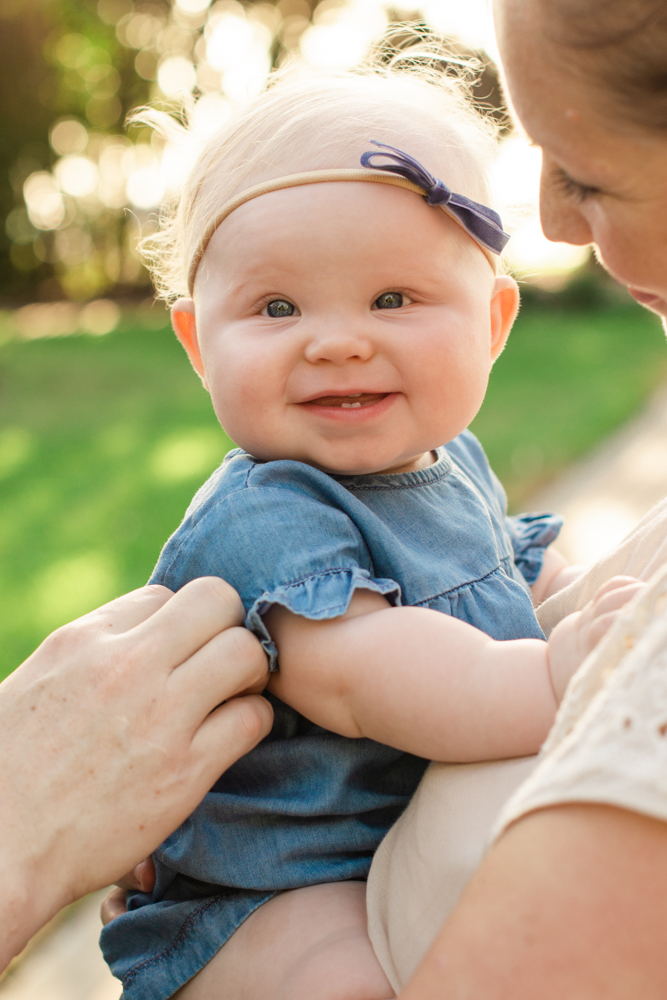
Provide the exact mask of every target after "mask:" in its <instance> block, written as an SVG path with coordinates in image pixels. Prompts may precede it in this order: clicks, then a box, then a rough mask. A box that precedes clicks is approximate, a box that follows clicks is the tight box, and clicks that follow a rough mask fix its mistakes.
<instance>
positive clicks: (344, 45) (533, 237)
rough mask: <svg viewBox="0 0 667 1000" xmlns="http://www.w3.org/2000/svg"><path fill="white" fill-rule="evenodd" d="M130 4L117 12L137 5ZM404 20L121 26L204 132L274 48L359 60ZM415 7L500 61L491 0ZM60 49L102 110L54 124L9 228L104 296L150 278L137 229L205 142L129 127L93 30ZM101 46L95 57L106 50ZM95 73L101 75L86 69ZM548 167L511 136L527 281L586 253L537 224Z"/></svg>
mask: <svg viewBox="0 0 667 1000" xmlns="http://www.w3.org/2000/svg"><path fill="white" fill-rule="evenodd" d="M99 2H100V15H101V16H102V15H103V16H104V19H105V20H106V21H107V23H109V18H112V19H113V18H114V15H113V13H112V11H111V7H109V2H108V0H99ZM127 6H128V5H127V4H125V5H122V4H121V5H120V6H118V8H117V9H118V10H119V11H123V10H125V11H127ZM102 8H103V9H102ZM107 8H108V9H107ZM396 16H397V13H396V8H395V7H394V6H393V5H391V4H390V3H389V2H388V0H320V2H319V3H318V4H316V6H315V7H314V9H312V10H311V7H310V6H309V5H308V3H307V2H306V0H279V2H278V3H277V5H276V6H274V5H272V4H269V3H265V2H256V3H252V4H247V5H242V4H241V3H238V2H236V0H215V2H213V3H212V4H211V3H210V0H174V2H173V6H172V7H171V8H168V9H166V8H159V7H157V6H152V7H150V8H148V7H141V8H140V9H134V8H133V9H131V10H130V11H129V12H126V13H123V14H122V16H119V17H118V20H117V23H116V21H113V23H116V32H117V36H118V39H119V41H120V43H121V44H122V45H123V46H125V47H126V48H127V49H130V50H136V53H137V54H136V56H135V68H136V71H137V73H138V74H139V76H140V77H141V78H142V79H144V80H148V81H150V86H151V88H152V93H151V99H152V100H153V101H155V102H157V103H158V104H160V103H161V102H162V103H163V104H164V103H165V102H167V105H169V102H172V106H173V102H175V103H176V104H178V103H184V104H185V105H186V106H187V107H188V109H189V111H188V113H189V117H190V120H191V122H192V123H193V125H194V128H195V131H196V132H197V133H198V135H199V136H200V138H201V139H202V140H203V139H204V138H205V137H206V136H208V135H209V134H211V132H212V131H213V130H215V129H217V128H218V127H219V126H220V125H221V123H223V122H224V121H225V120H226V119H227V118H228V117H229V115H230V114H231V113H232V111H233V109H234V108H235V107H238V106H239V105H242V104H243V103H244V102H246V101H248V100H249V99H251V98H253V97H255V96H256V95H257V94H259V93H260V92H261V91H262V89H263V88H264V86H265V85H266V81H267V78H268V76H269V73H270V71H271V66H272V64H274V63H275V60H276V52H278V58H277V62H278V65H282V64H284V63H299V62H301V63H302V64H303V65H304V66H306V67H308V68H310V69H314V70H324V71H341V70H347V69H351V68H353V67H354V66H356V65H358V64H359V63H360V61H362V60H363V59H364V57H365V56H366V54H367V53H368V51H369V50H370V49H371V47H372V46H373V45H374V44H377V43H378V42H379V41H380V40H381V39H382V38H383V36H385V34H386V31H387V27H388V25H389V24H390V22H391V19H392V18H394V19H395V18H396ZM399 16H400V14H399ZM409 16H410V18H412V19H414V18H415V17H421V18H422V19H423V21H422V23H423V22H426V24H427V25H428V26H429V27H430V28H431V29H433V30H434V31H435V32H437V33H438V34H439V35H441V36H444V37H445V38H447V39H449V40H450V41H451V42H452V44H453V45H454V47H455V50H456V47H457V46H458V47H460V50H461V54H462V57H463V58H466V53H475V54H477V56H479V57H480V58H481V60H482V62H485V61H486V62H487V63H493V62H494V60H497V52H496V49H495V40H494V34H493V23H492V19H491V14H490V8H489V2H488V0H466V2H465V3H462V2H461V0H423V2H422V3H421V5H419V6H418V7H417V8H416V10H412V9H411V13H410V15H409ZM392 23H394V24H395V23H396V22H395V21H393V22H392ZM56 51H57V56H58V59H59V60H60V61H61V63H62V64H63V65H64V66H66V67H68V68H69V70H70V71H71V72H72V73H74V72H77V73H80V74H83V76H84V78H85V80H87V81H88V83H87V84H86V85H87V86H88V85H90V87H92V88H93V90H92V91H91V92H92V94H93V96H92V97H91V101H93V103H94V105H95V106H94V107H92V105H91V109H90V113H88V110H87V121H83V120H80V119H78V118H76V117H75V116H73V115H68V116H65V117H63V118H60V119H59V120H57V121H56V122H55V123H54V124H53V125H52V127H51V130H50V137H49V138H50V145H51V148H52V150H53V152H54V153H55V154H56V156H57V159H56V162H55V164H54V166H53V168H52V170H51V171H48V170H36V171H34V172H33V173H31V174H30V176H28V177H27V179H26V181H25V183H24V185H23V198H24V203H25V208H23V207H21V208H19V209H14V210H13V211H12V213H11V214H10V216H9V218H8V221H7V232H8V235H9V236H10V239H11V240H12V241H13V242H14V243H15V244H16V245H17V247H18V248H21V247H23V246H25V245H26V244H29V245H30V246H32V248H33V253H34V256H35V258H37V259H38V260H48V261H51V262H54V263H56V266H57V268H59V270H60V272H61V275H60V281H61V284H62V285H63V288H64V289H65V291H66V293H67V294H68V295H70V296H71V297H74V298H79V299H84V300H85V299H86V298H96V297H100V296H101V295H103V294H104V293H105V292H106V290H107V289H109V288H111V287H112V286H113V285H114V283H117V282H121V283H122V282H125V283H130V284H131V283H132V282H134V281H140V282H141V281H143V282H145V280H146V276H145V272H143V269H142V266H141V262H140V259H139V255H138V252H137V249H136V244H137V238H138V236H139V235H141V233H142V232H144V233H145V232H146V231H147V228H150V226H152V225H153V222H152V221H151V219H152V218H153V219H154V215H155V212H156V211H157V210H159V207H160V205H161V204H162V203H163V201H164V199H165V198H166V197H168V196H169V195H170V194H171V193H172V192H173V191H175V190H177V189H178V187H179V186H180V185H181V184H182V182H183V179H184V177H185V175H186V173H187V171H188V169H189V167H190V164H191V162H192V157H193V156H194V155H196V152H197V146H196V144H190V146H189V147H188V148H187V149H183V148H181V147H179V146H174V145H172V144H170V143H169V142H165V141H164V140H163V139H161V138H159V137H157V136H153V137H151V136H150V134H149V133H148V132H147V130H146V129H139V130H137V129H135V130H134V131H133V132H130V133H129V134H128V136H126V135H122V134H118V131H117V130H118V128H119V125H120V123H119V122H118V121H117V119H118V115H119V114H120V111H119V110H118V108H116V105H115V104H114V103H113V102H114V101H116V103H117V99H116V97H115V93H116V90H117V88H118V79H117V77H118V73H117V72H116V71H115V70H114V68H113V66H110V65H108V63H105V62H104V60H103V59H102V60H101V61H100V62H97V63H95V65H93V66H92V67H91V59H92V55H91V51H90V42H89V41H88V39H86V38H84V36H82V35H78V34H69V35H65V36H64V37H63V38H61V39H60V41H59V42H58V46H57V50H56ZM94 54H95V59H97V50H95V53H94ZM93 70H94V71H95V79H94V80H92V78H90V79H89V77H90V74H91V73H92V72H93ZM114 74H115V75H114ZM91 80H92V82H91ZM483 96H484V95H482V97H483ZM89 103H90V102H89ZM114 115H115V116H116V117H114ZM114 123H115V124H114ZM109 128H112V132H111V134H109V132H108V131H107V130H108V129H109ZM114 130H115V131H114ZM539 172H540V153H539V150H537V149H534V148H532V147H531V146H530V145H529V144H528V143H527V142H526V141H525V139H523V138H522V137H521V136H520V135H519V134H514V135H509V136H508V137H506V138H505V139H504V140H503V143H502V148H501V152H500V155H499V158H498V162H497V164H496V168H495V172H494V187H495V190H496V203H497V206H498V208H499V209H500V211H501V214H502V216H503V220H504V223H505V228H506V229H507V230H508V232H509V233H510V234H511V236H512V239H511V241H510V244H509V247H508V251H507V260H508V262H509V265H510V267H511V269H512V270H513V271H514V272H515V273H517V274H518V275H519V277H521V278H523V279H524V280H527V281H533V282H536V283H542V284H544V285H545V287H551V288H556V287H558V285H559V284H564V283H565V282H566V281H567V279H568V276H569V275H570V274H571V273H572V272H573V271H574V270H576V269H577V268H578V267H580V266H581V265H582V263H584V262H585V260H586V259H587V256H588V253H589V251H588V249H587V248H581V247H570V246H567V245H565V244H557V243H551V242H549V241H548V240H547V239H545V237H544V235H543V234H542V232H541V229H540V225H539V220H538V188H539ZM444 180H446V178H444ZM128 208H129V209H131V213H130V214H128V213H127V211H126V210H127V209H128ZM22 213H23V214H22ZM114 233H115V236H114V235H113V234H114ZM114 240H115V242H114Z"/></svg>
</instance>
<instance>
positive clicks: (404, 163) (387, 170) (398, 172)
mask: <svg viewBox="0 0 667 1000" xmlns="http://www.w3.org/2000/svg"><path fill="white" fill-rule="evenodd" d="M370 141H371V142H372V143H373V145H374V146H378V147H381V148H380V149H379V150H370V151H369V152H367V153H364V154H363V155H362V157H361V165H362V167H363V168H364V169H362V170H360V169H359V168H352V169H347V168H331V169H329V170H309V171H307V172H306V173H302V174H289V175H288V176H286V177H276V178H274V179H273V180H270V181H264V183H262V184H255V185H254V186H253V187H249V188H246V189H245V191H241V193H240V194H237V195H236V196H235V197H234V198H230V200H229V201H227V202H225V204H224V205H223V206H222V208H221V209H220V211H219V212H218V213H217V215H216V216H215V218H214V219H213V220H212V221H211V222H210V223H209V224H208V226H207V227H206V229H205V230H204V234H203V236H202V238H201V240H200V241H199V243H198V244H197V247H196V249H195V252H194V254H193V255H192V261H191V263H190V268H189V270H188V288H189V291H190V294H191V295H192V290H193V288H194V283H195V276H196V274H197V268H198V267H199V265H200V263H201V259H202V257H203V256H204V254H205V252H206V247H207V246H208V244H209V242H210V240H211V237H212V236H213V233H214V232H215V231H216V229H217V228H218V226H219V225H220V224H221V223H222V222H224V220H225V219H226V218H227V216H228V215H231V214H232V212H234V211H236V209H237V208H240V207H241V205H245V203H246V202H247V201H252V200H253V198H259V197H260V196H261V195H263V194H269V193H270V192H271V191H282V190H284V189H285V188H291V187H302V186H303V185H305V184H328V183H330V182H332V181H366V182H368V181H371V182H373V183H374V184H391V185H392V186H393V187H400V188H404V189H405V190H406V191H414V192H415V194H420V195H422V197H423V198H424V200H425V201H426V204H427V205H432V206H433V207H434V208H442V210H443V211H444V212H446V213H447V215H449V216H450V218H452V219H453V220H454V222H456V223H458V225H459V226H461V228H462V229H464V230H465V231H466V233H468V235H469V236H471V237H472V239H473V240H474V241H475V243H477V245H478V246H479V247H480V249H481V250H482V251H483V253H484V255H485V256H486V258H487V260H488V261H489V263H490V264H491V266H492V267H493V269H494V271H495V260H494V256H492V255H495V256H497V255H498V254H501V253H502V252H503V250H504V249H505V246H506V245H507V241H508V240H509V236H508V234H507V233H506V232H505V231H504V230H503V224H502V221H501V218H500V216H499V215H498V213H497V212H494V210H493V209H492V208H489V207H488V206H487V205H482V204H481V203H480V202H478V201H473V200H472V199H471V198H466V196H465V195H463V194H456V193H455V192H454V191H451V190H450V188H448V187H447V185H446V184H444V183H443V181H441V180H439V179H438V178H437V177H434V176H433V175H432V174H430V173H429V172H428V170H426V168H425V167H423V166H422V165H421V163H420V162H419V161H418V160H415V159H414V157H412V156H409V155H408V154H407V153H404V152H403V151H402V150H400V149H396V148H395V147H394V146H388V145H386V143H384V142H376V141H375V139H371V140H370ZM385 149H388V150H391V152H389V153H385V152H382V150H385ZM374 156H384V157H385V158H386V159H388V160H391V161H393V162H392V163H385V164H381V165H379V166H373V162H372V160H373V157H374Z"/></svg>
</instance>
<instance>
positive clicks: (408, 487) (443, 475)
mask: <svg viewBox="0 0 667 1000" xmlns="http://www.w3.org/2000/svg"><path fill="white" fill-rule="evenodd" d="M451 472H452V469H447V470H446V471H445V472H441V473H439V474H438V475H437V476H434V477H433V478H432V479H429V480H428V481H427V482H425V483H400V484H398V485H392V484H391V483H387V485H386V486H380V485H378V486H361V485H360V486H355V485H354V484H352V485H351V486H347V485H345V483H341V486H345V489H346V490H349V492H350V493H354V492H355V491H358V492H361V491H362V490H377V491H380V490H384V491H389V490H390V491H398V490H417V489H421V488H422V487H424V486H433V484H434V483H439V482H440V480H441V479H446V478H447V476H449V475H450V474H451Z"/></svg>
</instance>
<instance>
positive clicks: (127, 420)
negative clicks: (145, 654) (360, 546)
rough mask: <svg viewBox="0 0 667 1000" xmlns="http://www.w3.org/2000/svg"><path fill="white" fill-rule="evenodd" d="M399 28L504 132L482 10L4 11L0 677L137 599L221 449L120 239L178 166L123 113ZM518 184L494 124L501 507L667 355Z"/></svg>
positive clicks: (237, 95) (354, 53) (485, 412)
mask: <svg viewBox="0 0 667 1000" xmlns="http://www.w3.org/2000/svg"><path fill="white" fill-rule="evenodd" d="M398 22H401V23H405V22H408V23H409V24H410V25H411V27H412V29H413V30H416V31H417V32H418V33H421V34H422V35H427V34H429V33H432V32H437V33H438V34H439V35H441V36H445V37H446V38H448V39H449V41H450V44H451V46H452V51H453V52H454V54H455V55H457V54H458V55H460V56H463V57H468V56H470V55H474V56H475V57H476V58H477V59H478V62H479V69H480V72H479V79H478V83H477V85H476V88H475V94H476V98H477V99H478V100H479V102H480V103H482V104H483V105H484V106H485V107H486V108H487V109H490V110H491V112H492V113H493V114H495V115H496V116H497V117H498V119H499V120H502V118H503V110H502V101H501V96H500V92H499V87H498V80H497V73H496V70H495V68H494V55H495V53H494V45H493V36H492V30H491V25H490V20H489V16H488V10H487V5H486V0H465V3H464V2H462V0H425V2H424V3H422V4H416V5H415V7H414V8H413V7H412V6H410V7H408V8H403V7H401V6H399V5H396V4H391V3H386V2H384V0H320V2H319V3H318V2H317V0H278V2H277V3H270V2H254V0H247V2H243V3H239V2H236V0H215V2H213V3H210V2H209V0H174V2H173V3H170V2H167V0H149V2H142V0H2V4H0V86H1V88H2V93H3V94H4V95H5V100H4V101H3V102H2V103H1V104H0V129H1V134H2V136H3V140H4V141H3V143H2V144H0V213H1V214H2V218H3V220H4V225H3V227H2V231H1V233H0V307H1V310H2V311H0V608H1V609H2V610H1V611H0V675H4V674H6V673H8V672H9V671H11V670H12V669H13V668H14V667H15V666H16V665H17V664H18V663H19V662H20V661H21V660H22V659H23V658H24V657H25V656H27V655H28V654H29V652H30V651H31V650H32V649H33V648H34V647H35V646H36V645H37V644H38V643H39V642H40V641H41V639H42V638H43V637H44V636H45V635H46V634H47V633H48V632H49V631H51V630H52V629H53V628H55V627H56V626H58V625H59V624H61V623H63V622H64V621H67V620H69V619H70V618H72V617H74V616H76V615H78V614H81V613H84V612H85V611H87V610H89V609H90V608H92V607H94V606H96V605H97V604H99V603H101V602H102V601H105V600H108V599H110V598H112V597H114V596H115V595H117V594H119V593H122V592H123V591H125V590H128V589H131V588H133V587H136V586H140V585H141V584H142V583H143V582H144V581H145V580H146V578H147V576H148V575H149V573H150V570H151V567H152V565H153V563H154V562H155V559H156V557H157V554H158V552H159V549H160V546H161V545H162V544H163V542H164V541H165V539H166V538H167V536H168V535H169V533H170V532H171V531H172V530H173V529H174V528H175V527H176V525H177V524H178V521H179V519H180V517H181V516H182V513H183V511H184V509H185V507H186V506H187V504H188V502H189V500H190V498H191V496H192V493H193V492H194V490H195V489H196V487H197V486H198V485H199V483H200V482H201V481H202V480H203V479H204V478H205V477H206V475H207V474H208V473H209V472H210V471H211V470H212V469H213V468H214V467H215V466H216V465H217V464H218V463H219V461H220V460H221V458H222V457H223V455H224V453H225V451H226V450H227V449H228V448H229V447H231V442H230V441H229V440H228V439H227V438H226V437H225V435H224V434H223V432H222V431H221V430H220V428H219V427H218V425H217V423H216V421H215V418H214V416H213V413H212V410H211V407H210V403H209V401H208V397H207V395H206V393H205V392H204V391H203V389H202V387H201V385H200V384H199V382H198V380H197V378H196V377H195V376H194V374H193V373H192V372H191V371H190V369H189V367H188V365H187V363H186V360H185V358H184V357H183V356H182V352H181V351H180V348H179V347H178V345H177V343H176V341H175V339H174V338H173V336H172V335H171V334H170V332H169V329H168V325H167V316H166V312H165V310H164V308H163V307H162V306H161V305H159V304H154V303H153V302H152V296H151V290H150V283H149V279H148V276H147V274H146V272H145V270H144V268H143V267H142V264H141V261H140V257H139V254H138V252H137V247H136V244H137V238H138V236H139V234H140V233H146V232H148V231H150V230H151V228H152V227H153V226H154V225H155V213H156V211H157V210H158V209H159V205H160V203H161V201H162V200H163V199H164V198H165V197H166V196H168V194H169V192H170V191H171V190H173V189H174V188H175V187H177V186H178V184H179V182H180V178H182V176H183V171H184V170H185V169H186V168H187V163H185V162H184V160H183V157H182V156H181V155H180V152H179V150H178V149H174V148H172V147H170V146H168V145H166V144H165V142H164V141H163V140H159V139H157V138H156V137H154V136H152V135H151V134H150V132H148V131H147V130H145V129H139V128H130V129H125V128H124V122H125V118H126V116H127V114H128V112H130V111H131V110H132V109H133V108H135V107H136V106H137V105H140V104H142V103H145V102H147V101H151V102H159V103H162V104H163V105H164V104H166V105H167V106H168V105H169V104H170V102H171V104H175V103H178V102H185V103H186V104H188V105H189V107H190V110H191V114H192V116H193V119H194V120H195V122H196V124H197V125H198V127H199V128H200V130H201V134H202V135H205V134H206V133H207V132H209V131H210V130H211V129H212V128H214V127H216V124H217V123H219V122H220V121H221V120H224V118H225V117H226V116H227V115H228V114H229V113H230V111H231V110H232V109H233V107H234V105H235V104H238V103H239V102H242V101H244V100H246V99H247V98H248V97H249V96H253V95H254V94H255V93H257V92H258V91H259V90H261V88H262V87H263V86H264V83H265V81H266V77H267V74H268V73H269V71H270V69H271V68H272V67H273V66H276V65H282V64H284V63H285V62H286V61H289V60H302V61H305V62H306V63H310V64H311V65H313V66H315V67H319V68H331V69H339V68H350V67H353V66H354V65H356V64H357V63H358V62H359V61H360V59H362V58H363V57H364V55H365V54H366V53H367V52H368V50H369V49H370V48H371V47H372V46H374V45H377V44H378V43H379V42H380V41H381V39H382V38H383V37H386V33H387V31H388V29H390V28H391V26H392V25H396V23H398ZM393 38H394V43H396V39H397V38H398V39H399V44H400V31H398V30H397V29H396V28H395V27H394V28H393ZM443 70H445V71H446V66H443ZM538 174H539V154H538V152H537V151H536V150H533V149H530V148H529V147H528V146H527V144H526V143H525V141H524V140H523V139H522V138H521V137H520V136H517V135H512V134H510V131H509V129H507V128H506V129H505V140H504V143H503V148H502V153H501V156H500V158H499V164H498V168H497V172H496V182H497V185H498V187H499V189H500V194H501V199H500V200H501V202H502V208H503V214H504V216H505V218H506V220H508V222H509V228H510V229H511V230H512V232H513V239H512V245H513V246H514V250H513V256H512V258H511V263H512V265H513V267H514V268H515V270H516V271H517V273H518V274H519V276H520V277H522V278H523V281H524V285H523V289H524V307H523V309H522V313H521V316H520V318H519V321H518V323H517V325H516V328H515V330H514V332H513V334H512V338H511V340H510V344H509V347H508V349H507V351H506V352H505V353H504V355H503V356H502V357H501V359H500V361H499V362H498V364H497V365H496V368H495V369H494V372H493V375H492V379H491V386H490V391H489V395H488V398H487V400H486V402H485V404H484V407H483V409H482V411H481V413H480V414H479V416H478V418H477V420H476V421H475V425H474V430H475V431H476V432H477V433H478V435H479V436H480V438H481V439H482V442H483V443H484V445H485V447H486V448H487V450H488V452H489V456H490V458H491V461H492V464H493V465H494V467H495V468H496V471H497V472H498V473H499V475H500V476H501V478H502V479H503V481H504V483H505V485H506V487H507V489H508V493H509V496H510V500H511V503H512V505H513V506H514V507H517V506H518V505H520V504H521V503H522V501H523V500H524V499H525V498H526V497H527V496H528V495H529V494H530V492H531V491H532V490H534V489H535V488H536V487H537V486H539V485H541V484H542V483H543V482H545V481H546V480H548V479H549V478H550V477H552V476H553V475H555V473H557V472H558V471H559V470H561V469H562V468H564V467H565V466H566V465H567V464H568V463H570V462H571V461H572V460H573V459H575V458H577V457H579V456H580V455H582V454H583V453H585V452H586V451H587V450H588V449H590V448H591V447H592V446H593V445H595V444H596V442H598V441H599V440H601V439H602V438H603V437H605V436H606V435H607V434H609V433H610V431H612V430H613V429H614V428H616V427H617V426H619V425H620V424H622V423H623V422H624V421H625V420H627V419H628V418H629V417H630V416H631V415H632V414H633V413H634V412H636V411H637V410H638V409H639V408H640V407H641V406H642V404H643V402H644V401H645V399H646V398H647V396H648V395H649V394H650V393H651V392H652V391H653V389H654V388H655V387H656V386H657V385H658V384H659V383H660V382H661V381H663V380H664V378H665V374H666V365H667V353H666V352H665V350H664V343H663V341H664V337H663V334H662V331H661V329H660V326H659V324H658V322H657V320H656V319H655V317H652V316H650V315H649V314H648V313H646V312H644V311H642V310H641V309H640V308H639V307H637V306H636V305H634V304H633V303H632V302H630V300H629V299H628V298H627V296H626V295H625V294H624V293H622V292H621V291H619V290H617V289H615V287H614V286H613V284H612V283H611V282H610V281H609V280H608V279H606V278H605V276H604V275H603V273H602V272H601V270H600V269H599V268H598V267H597V265H596V264H595V263H594V262H593V261H592V260H591V259H589V257H588V253H587V251H586V250H582V248H571V247H566V246H563V245H559V244H549V243H548V242H547V241H545V240H544V239H543V237H542V236H541V235H540V232H539V224H538V221H537V215H536V210H535V209H536V201H537V183H538Z"/></svg>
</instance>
